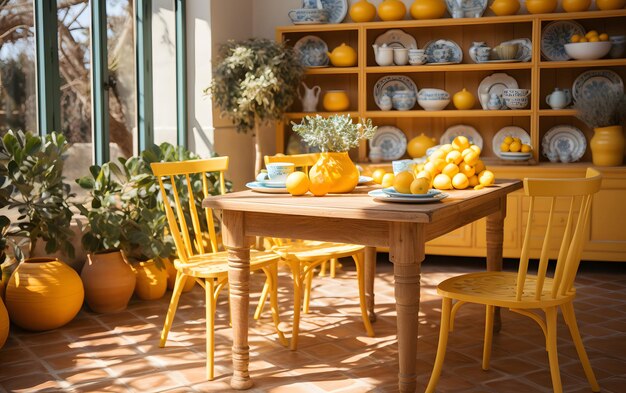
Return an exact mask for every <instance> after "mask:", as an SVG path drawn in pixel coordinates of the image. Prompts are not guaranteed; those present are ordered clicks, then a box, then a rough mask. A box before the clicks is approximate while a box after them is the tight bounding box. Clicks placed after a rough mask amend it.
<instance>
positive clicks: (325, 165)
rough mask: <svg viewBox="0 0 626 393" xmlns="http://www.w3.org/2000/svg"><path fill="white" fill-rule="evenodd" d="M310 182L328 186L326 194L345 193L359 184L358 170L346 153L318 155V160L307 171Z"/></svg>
mask: <svg viewBox="0 0 626 393" xmlns="http://www.w3.org/2000/svg"><path fill="white" fill-rule="evenodd" d="M309 178H310V179H311V181H316V182H318V183H324V184H327V185H328V192H331V193H337V194H342V193H347V192H351V191H352V190H354V188H355V187H356V185H357V184H358V183H359V170H358V169H357V168H356V165H354V163H353V162H352V160H351V159H350V156H349V155H348V152H330V153H320V158H319V160H317V162H316V163H315V165H313V166H312V167H311V169H310V170H309Z"/></svg>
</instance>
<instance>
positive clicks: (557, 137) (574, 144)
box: [541, 124, 587, 162]
mask: <svg viewBox="0 0 626 393" xmlns="http://www.w3.org/2000/svg"><path fill="white" fill-rule="evenodd" d="M541 148H542V150H543V155H544V156H546V157H549V155H550V153H556V155H557V156H558V157H562V156H566V157H567V158H568V159H566V160H565V161H563V160H562V159H561V158H559V160H561V161H562V162H573V161H578V160H580V158H581V157H582V156H583V155H584V154H585V150H587V139H585V134H583V132H582V131H581V130H579V129H578V128H576V127H574V126H570V125H567V124H563V125H559V126H554V127H552V128H550V129H549V130H548V132H546V134H545V135H544V136H543V139H542V141H541Z"/></svg>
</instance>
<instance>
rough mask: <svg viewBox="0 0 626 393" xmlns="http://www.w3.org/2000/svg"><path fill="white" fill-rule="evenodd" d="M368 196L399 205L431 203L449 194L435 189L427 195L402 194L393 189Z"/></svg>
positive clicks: (370, 193)
mask: <svg viewBox="0 0 626 393" xmlns="http://www.w3.org/2000/svg"><path fill="white" fill-rule="evenodd" d="M368 195H369V196H371V197H372V198H374V199H375V200H377V201H383V202H398V203H431V202H437V201H440V200H442V199H444V198H447V197H448V194H444V193H443V192H441V191H439V190H435V189H431V190H428V193H426V194H402V193H400V192H398V191H396V190H395V188H393V187H388V188H383V189H382V190H374V191H370V192H368Z"/></svg>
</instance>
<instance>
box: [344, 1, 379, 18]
mask: <svg viewBox="0 0 626 393" xmlns="http://www.w3.org/2000/svg"><path fill="white" fill-rule="evenodd" d="M375 17H376V7H375V6H374V4H372V3H368V1H367V0H359V1H357V2H356V3H354V4H352V6H351V7H350V18H352V20H353V21H354V22H357V23H361V22H371V21H373V20H374V18H375Z"/></svg>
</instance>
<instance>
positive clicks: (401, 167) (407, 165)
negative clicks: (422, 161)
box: [391, 160, 415, 175]
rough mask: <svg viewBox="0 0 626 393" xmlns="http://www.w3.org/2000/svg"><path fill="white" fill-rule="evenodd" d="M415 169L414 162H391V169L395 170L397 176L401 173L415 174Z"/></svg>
mask: <svg viewBox="0 0 626 393" xmlns="http://www.w3.org/2000/svg"><path fill="white" fill-rule="evenodd" d="M414 167H415V161H413V160H397V161H391V168H392V169H393V174H394V175H397V174H398V173H400V172H404V171H409V172H411V173H413V168H414Z"/></svg>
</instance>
